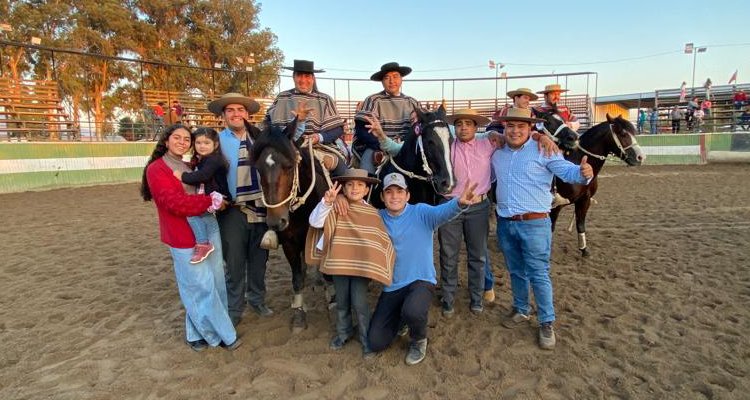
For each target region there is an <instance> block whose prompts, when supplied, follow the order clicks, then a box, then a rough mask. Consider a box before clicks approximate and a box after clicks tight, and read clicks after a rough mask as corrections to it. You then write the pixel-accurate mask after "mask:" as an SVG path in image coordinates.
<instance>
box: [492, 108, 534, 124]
mask: <svg viewBox="0 0 750 400" xmlns="http://www.w3.org/2000/svg"><path fill="white" fill-rule="evenodd" d="M497 120H498V121H524V122H528V123H531V124H535V123H537V122H544V120H543V119H539V118H534V117H532V116H531V110H529V109H528V108H516V107H512V108H509V109H508V113H507V114H505V115H501V116H499V117H497Z"/></svg>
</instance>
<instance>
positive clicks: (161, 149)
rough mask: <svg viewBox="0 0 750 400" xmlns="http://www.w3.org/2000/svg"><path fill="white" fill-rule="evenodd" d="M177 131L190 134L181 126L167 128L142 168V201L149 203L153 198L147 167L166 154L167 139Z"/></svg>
mask: <svg viewBox="0 0 750 400" xmlns="http://www.w3.org/2000/svg"><path fill="white" fill-rule="evenodd" d="M178 129H184V130H186V131H188V132H190V128H188V127H187V126H185V125H182V124H174V125H171V126H169V127H167V129H165V130H164V132H163V133H162V134H161V136H159V140H158V141H157V142H156V147H154V151H152V152H151V157H149V159H148V162H147V163H146V166H145V167H143V176H142V177H141V197H143V201H150V200H151V199H152V198H153V197H152V196H151V189H150V188H149V187H148V179H147V178H146V171H147V170H148V166H149V165H151V163H152V162H154V161H156V160H158V159H160V158H162V157H164V155H165V154H167V141H168V140H169V137H170V136H172V133H174V131H176V130H178Z"/></svg>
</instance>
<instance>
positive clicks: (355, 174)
mask: <svg viewBox="0 0 750 400" xmlns="http://www.w3.org/2000/svg"><path fill="white" fill-rule="evenodd" d="M331 179H333V180H334V181H340V182H346V181H362V182H365V183H380V179H378V178H373V177H371V176H370V175H369V174H368V173H367V170H364V169H359V168H349V169H347V170H346V171H344V174H343V175H339V176H333V177H331Z"/></svg>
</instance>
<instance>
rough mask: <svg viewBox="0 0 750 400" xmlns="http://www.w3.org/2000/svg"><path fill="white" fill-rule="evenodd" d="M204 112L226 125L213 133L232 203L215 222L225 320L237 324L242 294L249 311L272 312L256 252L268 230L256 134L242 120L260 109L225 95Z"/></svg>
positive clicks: (260, 252)
mask: <svg viewBox="0 0 750 400" xmlns="http://www.w3.org/2000/svg"><path fill="white" fill-rule="evenodd" d="M208 110H209V111H211V112H212V113H214V114H216V115H217V116H221V117H222V119H223V120H224V126H225V127H226V128H224V130H223V131H221V132H220V133H219V143H220V145H221V152H222V154H224V157H225V158H226V159H227V162H228V166H229V167H228V171H227V186H228V188H229V192H230V195H231V196H232V199H231V200H232V201H233V205H232V206H230V207H227V208H226V209H225V210H224V211H222V212H220V213H218V215H217V218H218V221H219V228H220V229H221V239H222V244H223V249H222V250H223V253H224V260H225V261H226V274H227V277H226V278H227V300H228V307H229V316H230V317H231V318H232V322H233V323H234V324H235V325H237V324H238V323H239V322H240V319H241V318H242V313H243V311H244V310H245V296H246V294H245V292H247V302H248V303H249V304H250V306H251V307H252V308H253V310H255V312H257V313H258V314H260V315H263V316H269V315H271V314H273V312H272V311H271V310H270V309H269V308H268V307H266V304H265V294H266V283H265V279H266V261H267V260H268V250H264V249H262V248H260V242H261V238H262V237H263V235H264V233H265V232H266V231H267V230H268V226H267V225H266V209H265V208H263V207H262V203H261V196H262V193H261V186H260V177H259V175H258V172H257V171H256V170H255V167H253V166H252V165H251V164H250V156H249V155H250V152H251V149H252V145H253V141H254V139H255V138H256V137H257V136H258V135H260V130H258V128H256V127H255V126H253V125H250V124H249V123H248V122H247V120H248V118H250V115H251V114H255V113H257V112H258V111H259V110H260V104H258V102H257V101H255V100H253V99H251V98H249V97H247V96H243V95H242V94H240V93H227V94H225V95H223V96H221V97H220V98H218V99H216V100H214V101H212V102H210V103H209V104H208ZM245 282H247V285H246V284H245Z"/></svg>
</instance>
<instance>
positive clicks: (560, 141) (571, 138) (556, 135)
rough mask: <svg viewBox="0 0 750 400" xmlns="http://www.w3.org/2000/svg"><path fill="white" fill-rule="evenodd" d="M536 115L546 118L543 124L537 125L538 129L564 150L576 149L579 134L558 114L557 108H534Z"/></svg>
mask: <svg viewBox="0 0 750 400" xmlns="http://www.w3.org/2000/svg"><path fill="white" fill-rule="evenodd" d="M532 112H533V114H534V116H535V117H537V118H541V119H543V120H544V122H543V124H542V126H538V125H537V131H539V132H540V133H544V134H545V135H547V136H548V137H549V138H550V139H552V140H553V141H554V142H555V143H556V144H557V146H558V147H559V148H560V149H562V150H563V151H566V150H567V151H572V150H575V149H576V147H577V145H578V134H577V133H576V131H574V130H572V129H570V128H569V127H568V126H567V125H565V121H563V119H562V118H561V117H560V116H559V115H558V113H557V108H556V107H555V108H553V109H551V110H550V111H539V110H538V109H532Z"/></svg>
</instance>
